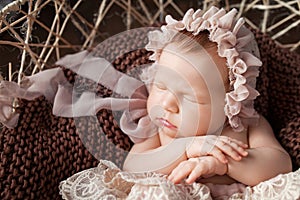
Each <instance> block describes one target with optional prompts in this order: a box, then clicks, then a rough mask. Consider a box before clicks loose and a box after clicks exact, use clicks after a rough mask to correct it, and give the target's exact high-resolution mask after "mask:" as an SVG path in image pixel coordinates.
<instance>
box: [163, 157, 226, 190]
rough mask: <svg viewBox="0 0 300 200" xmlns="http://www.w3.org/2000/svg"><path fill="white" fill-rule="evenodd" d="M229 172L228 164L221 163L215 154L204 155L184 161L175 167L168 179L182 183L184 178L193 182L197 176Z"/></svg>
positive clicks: (188, 181)
mask: <svg viewBox="0 0 300 200" xmlns="http://www.w3.org/2000/svg"><path fill="white" fill-rule="evenodd" d="M226 172H227V164H224V163H221V162H220V161H219V160H217V159H216V158H214V157H213V156H202V157H198V158H190V159H188V160H185V161H182V162H181V163H180V164H179V165H178V166H177V167H175V168H174V169H173V171H172V172H171V174H170V175H169V176H168V179H169V180H170V181H172V182H173V183H175V184H176V183H180V182H181V181H182V180H183V179H185V178H187V179H186V180H185V181H186V183H188V184H191V183H193V182H195V181H196V179H197V178H199V177H201V176H203V177H207V176H212V175H224V174H226Z"/></svg>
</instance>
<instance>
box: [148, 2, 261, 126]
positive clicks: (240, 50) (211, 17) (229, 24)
mask: <svg viewBox="0 0 300 200" xmlns="http://www.w3.org/2000/svg"><path fill="white" fill-rule="evenodd" d="M236 14H237V10H236V9H232V10H230V11H229V12H227V13H226V11H225V10H224V9H219V8H216V7H211V8H210V9H209V10H208V11H206V12H205V13H202V11H201V10H200V9H198V10H196V11H194V10H193V9H189V10H188V11H187V12H186V13H185V15H184V17H183V19H182V20H181V21H177V20H176V19H174V18H172V16H170V15H168V16H166V19H165V21H166V25H164V26H162V27H161V31H158V30H156V31H152V32H150V33H149V35H148V38H149V43H148V44H147V45H146V49H147V50H149V51H153V52H154V53H153V54H152V56H151V57H150V59H152V60H158V59H159V55H160V53H161V51H162V49H163V48H164V47H165V46H166V45H167V44H168V43H169V42H170V41H171V39H172V37H174V35H175V34H176V33H177V32H178V31H182V30H187V31H189V32H191V33H192V34H194V35H197V34H199V33H200V32H201V31H204V30H208V31H209V39H210V41H212V42H215V43H217V46H218V55H219V56H220V57H224V58H226V59H227V66H228V69H229V80H230V86H231V91H229V92H227V93H226V95H225V107H224V111H225V114H226V116H227V118H228V122H229V124H230V125H231V127H232V128H233V130H235V131H242V130H244V128H245V125H246V124H247V123H248V122H249V121H253V119H257V118H258V117H259V115H258V114H257V112H256V111H255V109H254V106H253V100H254V99H255V98H256V97H257V96H258V95H259V93H258V91H257V90H256V89H255V85H256V77H257V76H258V74H259V71H258V68H259V67H260V66H261V65H262V62H261V61H260V59H259V51H258V47H257V44H256V42H255V38H254V36H253V33H252V32H251V31H250V30H249V29H247V28H246V27H245V26H244V23H245V21H244V20H243V19H242V18H240V19H238V20H236V19H235V17H236Z"/></svg>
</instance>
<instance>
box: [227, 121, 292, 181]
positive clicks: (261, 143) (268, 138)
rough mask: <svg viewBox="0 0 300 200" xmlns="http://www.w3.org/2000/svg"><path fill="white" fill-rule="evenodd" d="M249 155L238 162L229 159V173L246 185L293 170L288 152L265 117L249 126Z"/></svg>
mask: <svg viewBox="0 0 300 200" xmlns="http://www.w3.org/2000/svg"><path fill="white" fill-rule="evenodd" d="M248 134H249V135H248V138H249V139H248V141H249V147H250V148H249V149H248V153H249V154H248V156H247V157H245V158H243V159H242V160H241V161H239V162H237V161H234V160H233V159H230V158H228V159H229V163H228V173H227V174H228V175H229V176H231V177H232V178H234V179H236V180H237V181H239V182H241V183H244V184H246V185H251V186H253V185H256V184H258V183H260V182H262V181H265V180H267V179H270V178H272V177H274V176H276V175H278V174H280V173H287V172H290V171H291V170H292V164H291V159H290V157H289V155H288V153H287V152H286V151H285V150H284V149H283V148H282V147H281V145H280V144H279V143H278V141H277V140H276V138H275V136H274V134H273V131H272V128H271V126H270V125H269V123H268V122H267V120H266V119H265V118H263V117H262V116H261V117H260V120H259V124H258V125H256V126H251V127H249V131H248Z"/></svg>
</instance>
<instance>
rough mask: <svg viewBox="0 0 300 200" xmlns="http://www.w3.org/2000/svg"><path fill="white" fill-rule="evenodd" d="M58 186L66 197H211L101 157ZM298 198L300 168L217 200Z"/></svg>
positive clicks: (83, 199)
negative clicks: (124, 168) (95, 163)
mask: <svg viewBox="0 0 300 200" xmlns="http://www.w3.org/2000/svg"><path fill="white" fill-rule="evenodd" d="M227 187H228V186H227ZM59 189H60V194H61V195H62V197H63V199H68V200H69V199H72V200H79V199H80V200H92V199H93V200H95V199H101V200H102V199H104V200H113V199H126V200H133V199H135V200H136V199H157V200H163V199H166V200H167V199H168V200H169V199H171V200H172V199H174V200H177V199H199V200H200V199H201V200H202V199H212V195H211V192H210V190H209V187H207V186H206V185H204V184H200V183H193V184H191V185H187V184H184V183H182V184H176V185H175V184H172V183H171V182H169V181H168V180H167V179H166V177H165V176H164V175H162V174H157V173H149V172H148V173H128V172H123V171H121V170H120V169H119V168H117V167H116V166H115V165H114V164H113V163H111V162H109V161H105V160H101V161H100V163H99V165H98V166H97V167H95V168H91V169H88V170H84V171H82V172H79V173H77V174H75V175H73V176H71V177H70V178H68V179H67V180H65V181H62V182H61V183H60V185H59ZM224 189H225V186H224ZM299 198H300V169H299V170H297V171H296V172H291V173H288V174H281V175H278V176H276V177H275V178H272V179H270V180H268V181H265V182H262V183H260V184H258V185H257V186H254V187H246V188H245V191H244V192H243V193H241V192H236V193H234V194H231V195H230V196H226V195H225V196H222V197H218V198H217V199H231V200H233V199H246V200H250V199H251V200H261V199H264V200H267V199H272V200H280V199H285V200H286V199H288V200H296V199H299Z"/></svg>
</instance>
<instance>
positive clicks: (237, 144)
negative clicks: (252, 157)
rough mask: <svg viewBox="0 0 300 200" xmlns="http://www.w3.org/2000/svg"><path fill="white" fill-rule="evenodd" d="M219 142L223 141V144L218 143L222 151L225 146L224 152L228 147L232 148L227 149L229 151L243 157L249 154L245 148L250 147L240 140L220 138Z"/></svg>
mask: <svg viewBox="0 0 300 200" xmlns="http://www.w3.org/2000/svg"><path fill="white" fill-rule="evenodd" d="M219 141H222V142H221V143H220V142H218V143H217V145H218V147H219V148H221V149H222V147H223V146H224V150H226V146H230V147H231V148H227V150H229V151H232V149H234V150H235V151H236V152H237V153H238V154H240V155H242V156H247V155H248V152H247V151H246V150H245V148H244V146H248V145H247V144H244V143H243V142H241V141H239V140H236V139H232V138H229V137H220V140H219ZM226 153H230V152H226Z"/></svg>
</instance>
